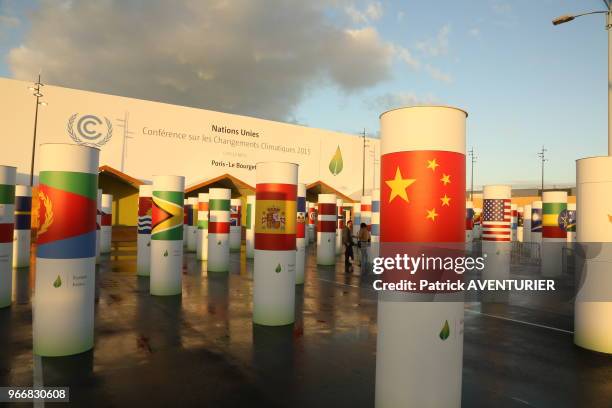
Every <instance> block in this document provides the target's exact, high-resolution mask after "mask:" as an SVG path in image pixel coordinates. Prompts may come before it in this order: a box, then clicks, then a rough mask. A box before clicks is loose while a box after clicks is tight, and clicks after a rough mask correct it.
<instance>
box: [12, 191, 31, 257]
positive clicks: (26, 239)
mask: <svg viewBox="0 0 612 408" xmlns="http://www.w3.org/2000/svg"><path fill="white" fill-rule="evenodd" d="M31 228H32V187H30V186H22V185H18V186H15V230H14V232H13V267H14V268H25V267H28V266H30V240H31V238H30V235H31V232H32V230H31Z"/></svg>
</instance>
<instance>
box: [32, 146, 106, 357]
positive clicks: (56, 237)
mask: <svg viewBox="0 0 612 408" xmlns="http://www.w3.org/2000/svg"><path fill="white" fill-rule="evenodd" d="M38 151H39V156H38V157H39V158H38V168H39V169H40V172H39V185H38V195H37V199H38V201H39V205H38V237H37V239H36V242H37V249H36V283H35V293H36V296H34V300H33V304H32V318H33V321H32V335H33V351H34V354H37V355H40V356H47V357H53V356H67V355H72V354H78V353H82V352H84V351H87V350H89V349H91V348H92V347H93V345H94V296H95V270H96V261H95V260H96V200H97V192H98V158H99V153H100V151H99V150H98V149H95V148H92V147H87V146H82V145H71V144H61V143H53V144H42V145H40V147H39V150H38Z"/></svg>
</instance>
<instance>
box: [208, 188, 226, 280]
mask: <svg viewBox="0 0 612 408" xmlns="http://www.w3.org/2000/svg"><path fill="white" fill-rule="evenodd" d="M231 196H232V190H230V189H227V188H211V189H210V190H208V272H229V252H230V249H229V232H230V199H231Z"/></svg>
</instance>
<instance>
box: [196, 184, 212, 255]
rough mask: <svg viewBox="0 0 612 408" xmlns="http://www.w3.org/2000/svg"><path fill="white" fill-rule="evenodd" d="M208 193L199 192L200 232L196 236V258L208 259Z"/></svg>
mask: <svg viewBox="0 0 612 408" xmlns="http://www.w3.org/2000/svg"><path fill="white" fill-rule="evenodd" d="M208 200H209V197H208V193H199V194H198V231H197V232H198V233H197V237H196V259H197V260H198V261H206V260H207V259H208Z"/></svg>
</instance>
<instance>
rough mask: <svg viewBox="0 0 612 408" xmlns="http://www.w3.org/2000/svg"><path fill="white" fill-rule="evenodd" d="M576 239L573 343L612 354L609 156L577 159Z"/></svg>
mask: <svg viewBox="0 0 612 408" xmlns="http://www.w3.org/2000/svg"><path fill="white" fill-rule="evenodd" d="M576 187H577V193H576V207H577V210H576V217H577V218H576V224H577V225H578V228H577V230H576V241H577V242H578V243H580V247H581V249H582V251H581V252H583V253H584V259H582V260H581V261H582V262H581V263H582V270H580V271H577V272H576V273H577V276H578V274H579V273H580V281H581V285H580V287H579V289H578V293H577V295H576V301H575V302H574V343H575V344H576V345H578V346H580V347H583V348H586V349H589V350H594V351H598V352H600V353H607V354H612V319H611V318H610V316H612V289H611V288H612V274H611V273H610V271H612V156H604V157H589V158H586V159H580V160H577V161H576Z"/></svg>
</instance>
